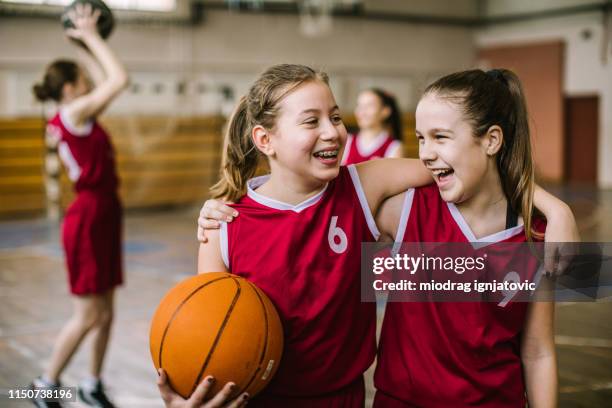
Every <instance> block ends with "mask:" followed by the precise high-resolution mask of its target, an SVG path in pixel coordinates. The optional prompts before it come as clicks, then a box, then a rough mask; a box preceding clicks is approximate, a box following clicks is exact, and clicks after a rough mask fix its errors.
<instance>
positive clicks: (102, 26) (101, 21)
mask: <svg viewBox="0 0 612 408" xmlns="http://www.w3.org/2000/svg"><path fill="white" fill-rule="evenodd" d="M77 4H90V5H91V8H92V10H100V17H98V22H97V24H96V26H97V28H98V33H99V34H100V37H102V38H104V39H106V38H108V37H109V36H110V35H111V33H112V32H113V28H115V18H114V17H113V13H112V11H111V9H109V8H108V6H107V5H106V4H105V3H104V2H103V1H102V0H75V1H73V2H72V3H70V5H69V6H67V7H66V8H65V9H64V13H63V14H62V25H63V26H64V30H65V29H68V28H74V23H73V22H72V20H70V17H68V13H69V12H70V10H72V9H73V8H74V7H76V5H77Z"/></svg>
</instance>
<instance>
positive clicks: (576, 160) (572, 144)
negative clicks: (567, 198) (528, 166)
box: [565, 96, 599, 184]
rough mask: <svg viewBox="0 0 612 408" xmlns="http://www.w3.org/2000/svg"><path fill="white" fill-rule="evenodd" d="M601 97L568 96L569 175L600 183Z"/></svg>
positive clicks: (572, 180)
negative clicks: (598, 176) (598, 168)
mask: <svg viewBox="0 0 612 408" xmlns="http://www.w3.org/2000/svg"><path fill="white" fill-rule="evenodd" d="M598 129H599V97H598V96H577V97H566V98H565V179H566V180H567V181H568V182H570V183H581V184H585V183H589V184H595V183H597V138H598V136H599V132H598Z"/></svg>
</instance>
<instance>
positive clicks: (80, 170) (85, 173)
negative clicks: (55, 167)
mask: <svg viewBox="0 0 612 408" xmlns="http://www.w3.org/2000/svg"><path fill="white" fill-rule="evenodd" d="M47 132H49V133H51V134H54V135H56V136H57V137H58V138H59V139H60V142H59V147H58V152H59V155H60V157H61V159H62V161H63V162H64V165H65V166H66V168H67V171H68V176H69V177H70V179H71V180H72V181H73V182H74V187H75V190H76V191H77V192H79V191H82V190H95V191H100V192H115V191H116V190H117V186H118V177H117V172H116V170H115V157H114V156H115V155H114V150H113V147H112V144H111V142H110V138H109V137H108V134H107V133H106V131H105V130H104V129H103V128H102V127H101V126H100V125H99V124H98V122H97V121H95V120H92V121H89V122H88V123H87V124H85V125H84V126H82V127H81V128H75V127H74V126H73V125H71V124H70V122H69V121H68V120H67V118H66V117H65V116H64V114H63V112H62V111H61V110H60V111H59V112H58V113H57V114H56V115H55V116H54V117H53V119H51V120H50V121H49V123H48V125H47Z"/></svg>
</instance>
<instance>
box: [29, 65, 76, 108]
mask: <svg viewBox="0 0 612 408" xmlns="http://www.w3.org/2000/svg"><path fill="white" fill-rule="evenodd" d="M78 78H79V66H78V65H77V64H76V62H74V61H70V60H57V61H55V62H53V63H52V64H51V65H49V66H48V67H47V70H46V71H45V76H44V78H43V80H42V82H41V83H38V84H35V85H34V86H33V87H32V92H33V93H34V96H35V97H36V99H37V100H39V101H40V102H44V101H46V100H49V99H51V100H53V101H55V102H60V101H61V100H62V96H63V95H62V92H63V89H64V85H65V84H66V83H71V84H74V83H76V82H77V80H78Z"/></svg>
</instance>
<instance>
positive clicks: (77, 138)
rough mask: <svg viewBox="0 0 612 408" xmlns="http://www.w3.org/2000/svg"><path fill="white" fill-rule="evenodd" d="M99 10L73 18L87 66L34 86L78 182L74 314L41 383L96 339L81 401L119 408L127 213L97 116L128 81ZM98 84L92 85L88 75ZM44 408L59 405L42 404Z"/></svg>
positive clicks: (57, 70)
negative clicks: (116, 356) (114, 372)
mask: <svg viewBox="0 0 612 408" xmlns="http://www.w3.org/2000/svg"><path fill="white" fill-rule="evenodd" d="M98 17H99V11H93V12H92V9H91V7H90V6H89V5H85V6H83V5H82V4H79V5H77V6H76V7H75V9H74V10H73V11H72V12H71V14H70V18H71V20H72V21H73V23H74V26H75V28H74V29H69V30H67V31H66V34H67V36H68V37H69V38H71V39H74V40H78V41H80V42H81V43H82V44H84V45H85V46H86V47H87V50H86V51H83V50H82V52H81V54H83V55H84V57H85V60H84V66H81V65H79V64H77V63H76V62H74V61H70V60H57V61H55V62H53V63H51V64H50V65H49V66H48V68H47V70H46V72H45V75H44V79H43V81H42V83H40V84H36V85H35V86H34V89H33V91H34V94H35V95H36V97H37V98H38V100H40V101H46V100H53V101H55V102H56V103H57V104H58V113H57V114H56V115H55V116H54V117H53V118H52V119H51V120H50V121H49V123H48V125H47V132H48V134H49V135H50V136H52V137H54V138H55V139H56V141H57V142H59V146H58V152H59V155H60V158H61V159H62V161H63V164H64V166H65V167H66V169H67V172H68V177H69V178H70V180H71V181H72V182H73V183H74V188H75V190H76V198H75V200H74V202H73V203H72V204H71V205H70V207H69V208H68V210H67V212H66V215H65V218H64V221H63V225H62V242H63V246H64V252H65V257H66V265H67V269H68V278H69V279H68V280H69V285H70V291H71V293H72V301H73V306H74V311H73V315H72V317H71V319H70V320H69V321H68V322H67V323H66V325H65V326H64V327H63V328H62V330H61V331H60V334H59V336H58V338H57V340H56V342H55V346H54V348H53V353H52V355H51V359H50V361H49V365H48V366H47V368H46V369H45V371H44V372H43V374H42V375H41V376H40V377H38V378H36V379H35V380H34V381H33V383H32V387H33V388H35V389H53V388H54V387H58V386H59V384H60V376H61V374H62V372H63V371H64V369H65V367H66V366H67V364H68V363H69V361H70V359H71V358H72V356H73V355H74V353H75V352H76V350H77V348H78V347H79V345H80V344H81V342H82V340H83V339H84V338H85V336H86V335H87V334H90V335H91V336H92V337H93V348H92V350H91V356H90V358H91V363H90V376H89V377H88V378H86V379H85V380H84V381H83V382H82V383H81V384H80V385H79V392H78V394H79V396H80V398H81V400H82V401H83V402H85V403H86V404H88V405H92V406H99V407H112V406H113V405H112V403H111V402H110V401H109V400H108V398H107V396H106V394H105V392H104V387H103V384H102V381H101V372H102V364H103V361H104V356H105V353H106V349H107V345H108V341H109V337H110V332H111V325H112V321H113V303H114V301H113V299H114V290H115V288H116V287H117V286H118V285H120V284H121V283H122V282H123V266H122V255H121V235H122V231H121V229H122V209H121V204H120V202H119V197H118V194H117V187H118V178H117V171H116V166H115V158H114V151H113V148H112V145H111V141H110V138H109V136H108V134H107V133H106V131H105V130H104V129H103V128H102V127H101V126H100V125H99V124H98V122H97V120H96V117H97V116H98V115H99V114H100V113H102V112H103V111H104V110H105V109H106V107H107V106H108V105H109V103H110V102H111V101H112V100H113V99H115V98H116V97H117V96H118V95H119V93H120V92H121V90H123V89H124V88H125V87H126V86H127V84H128V76H127V73H126V71H125V68H124V67H123V65H122V64H121V63H120V62H119V60H118V59H117V57H116V56H115V54H114V53H113V52H112V50H111V49H110V48H109V47H108V45H107V44H106V43H105V42H104V40H103V39H102V38H101V37H100V35H99V34H98V32H97V30H96V22H97V19H98ZM85 69H87V70H88V71H89V73H90V75H91V79H93V84H91V83H90V80H89V77H88V75H87V73H86V71H85ZM33 402H34V403H35V404H36V405H37V406H39V407H59V406H60V404H59V403H58V402H51V401H46V400H44V399H35V400H34V401H33Z"/></svg>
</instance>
